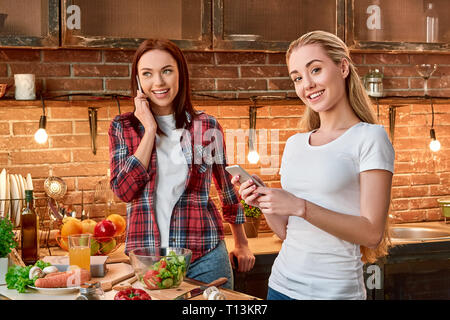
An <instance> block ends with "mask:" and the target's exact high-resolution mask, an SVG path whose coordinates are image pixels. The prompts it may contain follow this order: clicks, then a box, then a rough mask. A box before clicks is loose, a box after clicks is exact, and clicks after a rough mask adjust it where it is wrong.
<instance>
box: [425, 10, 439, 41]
mask: <svg viewBox="0 0 450 320" xmlns="http://www.w3.org/2000/svg"><path fill="white" fill-rule="evenodd" d="M425 20H426V28H427V30H426V31H427V42H438V33H439V18H438V14H437V11H436V9H435V8H434V6H433V4H432V3H428V5H427V10H426V11H425Z"/></svg>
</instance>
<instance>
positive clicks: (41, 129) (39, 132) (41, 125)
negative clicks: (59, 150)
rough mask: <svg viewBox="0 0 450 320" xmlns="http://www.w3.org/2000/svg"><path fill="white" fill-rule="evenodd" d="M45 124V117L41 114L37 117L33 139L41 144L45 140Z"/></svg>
mask: <svg viewBox="0 0 450 320" xmlns="http://www.w3.org/2000/svg"><path fill="white" fill-rule="evenodd" d="M46 124H47V117H46V116H41V118H40V119H39V129H38V130H37V131H36V133H35V134H34V140H36V142H37V143H40V144H43V143H45V142H47V139H48V134H47V131H45V126H46Z"/></svg>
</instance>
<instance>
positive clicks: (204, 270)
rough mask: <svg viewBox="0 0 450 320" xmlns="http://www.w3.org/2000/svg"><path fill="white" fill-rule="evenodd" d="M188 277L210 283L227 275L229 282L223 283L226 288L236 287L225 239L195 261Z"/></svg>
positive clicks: (190, 267)
mask: <svg viewBox="0 0 450 320" xmlns="http://www.w3.org/2000/svg"><path fill="white" fill-rule="evenodd" d="M186 277H188V278H192V279H195V280H199V281H203V282H205V283H209V282H211V281H214V280H216V279H217V278H220V277H226V278H227V279H228V282H227V283H225V284H224V285H222V287H224V288H226V289H233V288H234V279H233V270H232V268H231V263H230V259H229V258H228V251H227V247H226V245H225V241H224V240H222V241H220V242H219V244H218V245H217V247H215V248H214V249H213V250H211V251H210V252H208V253H207V254H205V255H204V256H203V257H201V258H199V259H197V260H196V261H194V262H193V263H192V264H191V265H190V266H189V270H188V272H187V274H186Z"/></svg>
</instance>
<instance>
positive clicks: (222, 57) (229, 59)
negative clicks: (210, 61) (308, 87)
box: [216, 52, 266, 65]
mask: <svg viewBox="0 0 450 320" xmlns="http://www.w3.org/2000/svg"><path fill="white" fill-rule="evenodd" d="M216 60H217V64H242V65H244V64H265V63H266V54H265V53H262V52H216Z"/></svg>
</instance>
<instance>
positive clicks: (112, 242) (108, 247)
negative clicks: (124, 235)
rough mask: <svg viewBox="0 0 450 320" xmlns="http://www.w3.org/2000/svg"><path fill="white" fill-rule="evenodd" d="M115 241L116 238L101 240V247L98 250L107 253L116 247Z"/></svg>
mask: <svg viewBox="0 0 450 320" xmlns="http://www.w3.org/2000/svg"><path fill="white" fill-rule="evenodd" d="M116 243H117V242H116V239H112V240H110V241H108V242H103V243H102V247H101V248H100V251H101V252H102V253H103V254H108V253H110V252H111V251H112V250H113V249H114V248H115V247H116Z"/></svg>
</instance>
